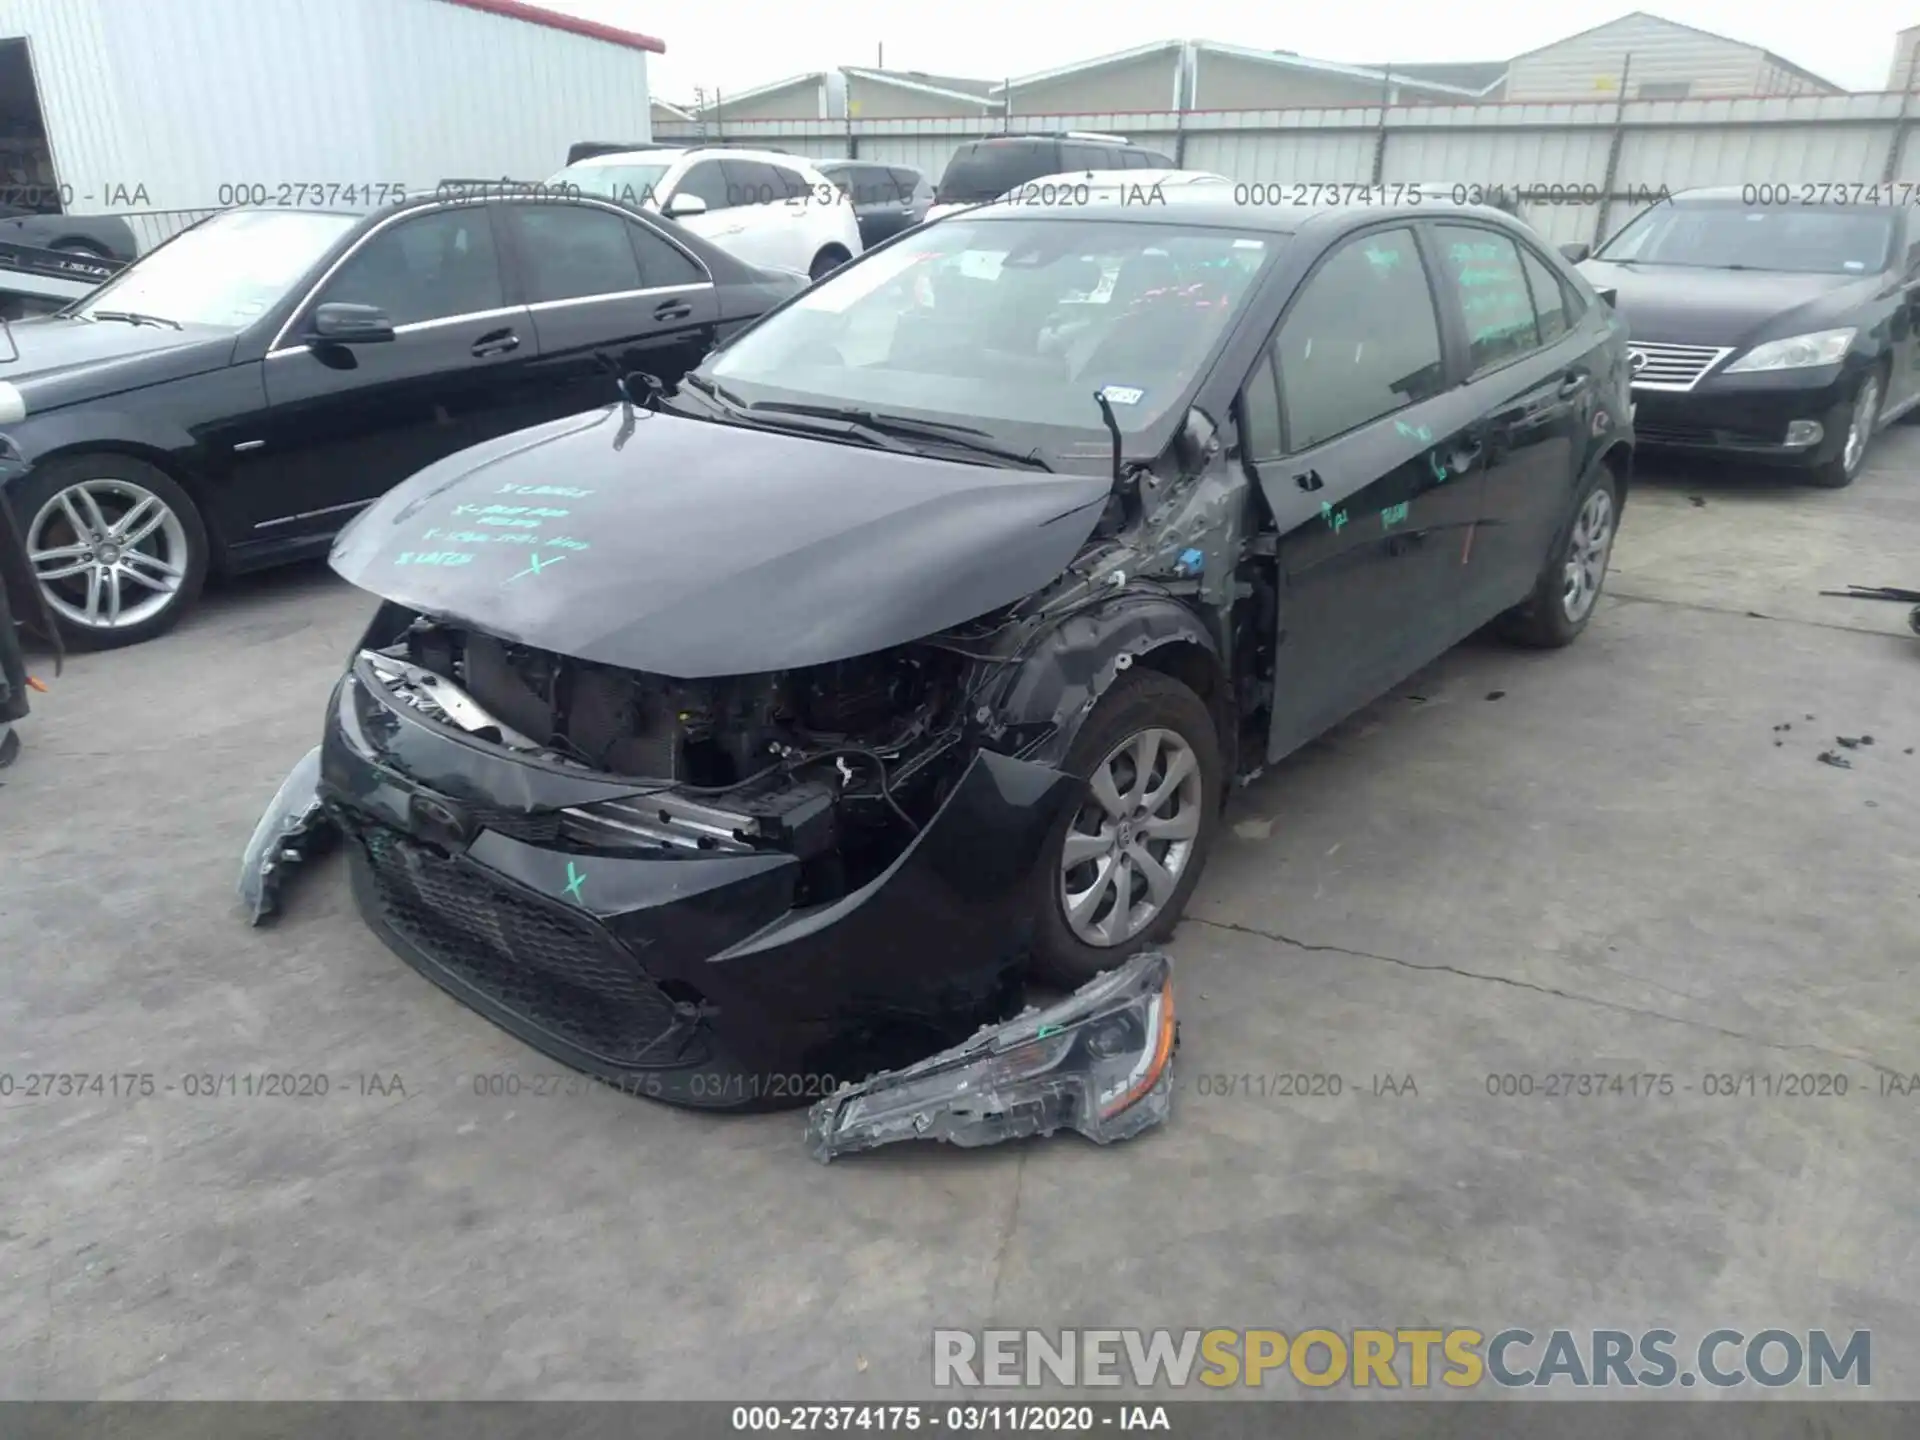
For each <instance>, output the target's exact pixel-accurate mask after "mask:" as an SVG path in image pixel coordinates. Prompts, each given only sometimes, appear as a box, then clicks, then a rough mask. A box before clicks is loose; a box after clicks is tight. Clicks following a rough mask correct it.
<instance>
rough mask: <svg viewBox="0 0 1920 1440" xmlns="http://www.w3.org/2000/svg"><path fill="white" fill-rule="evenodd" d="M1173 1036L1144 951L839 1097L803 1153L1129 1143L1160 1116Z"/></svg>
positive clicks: (1168, 1003) (1155, 961) (816, 1115)
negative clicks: (1048, 1139) (941, 1145)
mask: <svg viewBox="0 0 1920 1440" xmlns="http://www.w3.org/2000/svg"><path fill="white" fill-rule="evenodd" d="M1174 1036H1175V1026H1174V1015H1173V987H1172V966H1171V964H1170V962H1169V961H1168V959H1167V957H1166V956H1165V955H1163V954H1161V953H1159V952H1158V951H1145V952H1142V953H1141V954H1139V955H1136V956H1134V957H1133V959H1131V960H1129V961H1128V962H1127V963H1126V964H1124V965H1122V966H1120V967H1119V968H1118V969H1116V970H1112V971H1109V972H1108V973H1106V974H1104V975H1101V976H1098V977H1096V978H1095V979H1094V980H1092V981H1090V982H1088V983H1087V984H1086V985H1083V986H1081V988H1080V989H1079V990H1077V991H1075V992H1074V993H1073V994H1072V995H1070V996H1068V997H1067V998H1066V999H1065V1000H1062V1001H1060V1002H1059V1003H1058V1004H1056V1005H1052V1006H1049V1007H1048V1008H1046V1009H1044V1010H1029V1011H1027V1012H1026V1013H1025V1014H1023V1015H1020V1016H1018V1017H1016V1018H1015V1019H1012V1020H1009V1021H1007V1022H1005V1023H1004V1024H1001V1025H995V1026H990V1027H988V1028H987V1029H985V1030H982V1031H981V1032H980V1033H979V1034H978V1035H975V1036H974V1037H973V1038H972V1039H971V1040H969V1041H967V1042H966V1043H965V1044H962V1045H957V1046H955V1047H954V1048H953V1049H951V1050H947V1051H943V1052H942V1053H941V1054H938V1055H935V1056H933V1057H932V1058H930V1059H927V1060H923V1061H921V1062H920V1063H919V1064H918V1065H913V1066H909V1067H908V1068H907V1069H905V1070H896V1071H893V1072H892V1073H890V1074H884V1075H876V1076H875V1077H874V1078H873V1079H871V1080H869V1081H867V1082H866V1083H865V1084H864V1085H854V1086H847V1087H844V1088H842V1089H841V1090H840V1091H839V1092H838V1093H836V1094H834V1095H832V1096H831V1097H829V1098H828V1099H825V1100H822V1101H821V1102H820V1103H819V1104H818V1105H816V1106H814V1107H813V1112H812V1114H811V1115H810V1116H809V1117H808V1118H809V1123H808V1127H807V1141H808V1146H809V1148H810V1149H811V1150H812V1151H813V1154H814V1157H815V1158H816V1159H818V1160H822V1161H827V1160H831V1159H833V1157H834V1156H836V1155H843V1154H847V1153H849V1152H851V1151H855V1150H869V1149H872V1148H873V1147H874V1146H876V1145H886V1144H890V1143H891V1142H893V1141H895V1140H946V1141H949V1142H951V1143H952V1144H955V1145H966V1146H973V1145H991V1144H993V1143H995V1142H996V1141H1000V1140H1011V1139H1016V1138H1018V1137H1020V1136H1023V1135H1051V1134H1052V1133H1053V1132H1054V1131H1056V1130H1060V1129H1069V1130H1077V1131H1079V1132H1080V1133H1081V1134H1082V1135H1085V1136H1086V1137H1087V1138H1088V1139H1090V1140H1094V1141H1096V1142H1098V1143H1099V1144H1102V1145H1105V1144H1108V1143H1110V1142H1111V1141H1114V1140H1126V1139H1129V1138H1131V1137H1132V1136H1134V1135H1137V1134H1139V1133H1140V1132H1141V1131H1142V1130H1145V1129H1146V1128H1148V1127H1149V1126H1151V1125H1155V1124H1158V1123H1159V1122H1160V1121H1162V1120H1164V1119H1166V1117H1167V1113H1168V1111H1169V1109H1170V1108H1171V1105H1172V1086H1171V1083H1170V1076H1171V1063H1172V1058H1173V1046H1174Z"/></svg>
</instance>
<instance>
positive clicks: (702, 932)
mask: <svg viewBox="0 0 1920 1440" xmlns="http://www.w3.org/2000/svg"><path fill="white" fill-rule="evenodd" d="M1626 386H1627V368H1626V364H1625V347H1624V334H1623V328H1622V326H1621V324H1620V322H1619V321H1618V320H1617V319H1616V318H1615V317H1614V316H1613V314H1612V313H1611V311H1610V310H1609V309H1608V307H1607V306H1606V305H1605V304H1604V303H1603V302H1601V301H1600V300H1599V299H1598V298H1597V297H1595V296H1594V294H1593V293H1592V291H1591V290H1589V289H1588V288H1587V287H1586V285H1585V284H1584V282H1583V281H1582V280H1581V279H1580V278H1579V276H1578V275H1577V274H1576V273H1575V272H1573V271H1572V270H1571V269H1569V268H1568V267H1567V266H1566V265H1565V263H1564V262H1562V261H1561V260H1560V259H1559V258H1558V257H1556V256H1552V255H1549V254H1548V253H1547V252H1545V251H1544V250H1542V249H1541V248H1540V247H1539V244H1538V241H1537V239H1536V238H1535V237H1533V236H1532V235H1531V234H1530V233H1529V232H1527V231H1525V230H1524V229H1523V228H1522V227H1520V226H1518V225H1515V224H1514V223H1512V222H1511V221H1510V220H1508V219H1507V218H1506V217H1504V216H1501V215H1498V214H1496V213H1494V212H1492V211H1486V210H1472V209H1461V210H1448V209H1438V210H1437V209H1435V208H1434V207H1432V206H1426V207H1421V208H1419V209H1405V210H1395V209H1389V208H1381V207H1368V208H1365V209H1358V210H1333V211H1305V210H1301V211H1289V210H1249V209H1245V208H1242V207H1235V206H1232V205H1230V204H1228V203H1226V202H1224V201H1222V202H1221V203H1219V204H1218V205H1216V206H1208V205H1200V204H1195V205H1182V206H1179V207H1164V208H1163V207H1151V206H1148V207H1142V206H1137V205H1136V206H1127V207H1122V206H1119V205H1099V204H1096V205H1093V206H1083V207H1079V208H1074V209H1063V210H1037V209H1032V208H1027V207H1022V208H1021V209H1020V210H1017V211H1013V210H1001V211H998V212H994V213H988V212H976V213H973V214H969V215H967V216H963V217H957V218H954V219H951V220H949V221H947V222H944V223H942V224H940V225H937V226H929V227H925V228H924V229H920V230H915V231H912V232H909V233H908V234H905V235H903V236H901V237H900V238H899V239H897V240H895V241H893V242H891V243H889V244H887V245H884V246H881V247H879V248H877V249H876V250H874V251H871V252H869V254H868V255H867V256H865V257H863V258H862V259H860V260H859V261H856V262H855V263H854V264H852V265H850V266H848V267H846V268H845V269H843V270H842V271H840V272H838V273H837V274H836V275H834V276H833V277H831V278H829V279H827V280H825V281H823V282H822V283H820V284H818V285H816V286H814V287H813V288H811V289H810V290H808V291H806V292H804V293H803V294H802V295H800V296H798V297H796V298H795V299H793V300H791V301H789V302H788V303H787V304H785V305H784V306H782V307H781V308H780V309H779V310H776V311H775V312H773V313H772V314H771V315H769V316H768V317H767V318H766V319H764V320H763V321H761V322H760V323H759V324H757V325H756V326H754V327H753V328H751V329H750V330H748V331H747V332H745V333H744V334H742V335H741V336H739V337H738V338H736V339H735V340H734V341H732V342H731V343H729V344H728V345H726V346H725V347H724V348H722V349H721V350H720V351H719V352H717V353H716V354H715V355H714V356H712V357H710V358H709V360H708V361H707V362H706V363H705V364H704V365H702V366H701V367H700V368H699V369H698V370H697V371H695V372H694V373H693V374H692V375H690V376H689V377H688V379H687V381H686V383H685V384H684V385H682V386H680V387H679V388H678V389H677V390H676V391H674V392H673V393H671V394H669V395H665V396H657V397H653V398H652V399H650V400H649V401H648V402H647V403H646V404H644V405H643V404H639V403H629V404H627V405H625V406H615V407H612V408H609V409H607V410H604V411H597V412H593V413H590V414H584V415H579V416H576V417H573V418H570V419H566V420H561V421H556V422H553V423H550V424H547V425H544V426H542V427H539V428H535V429H532V430H527V431H523V432H521V433H519V434H516V435H512V436H509V437H505V438H502V439H499V440H495V441H492V442H489V443H488V444H485V445H482V446H480V447H477V448H475V449H472V450H468V451H466V452H464V453H462V454H460V455H457V456H454V457H452V458H450V459H447V460H444V461H441V462H439V463H438V464H435V465H433V466H431V467H429V468H428V469H426V470H424V471H422V472H421V473H420V474H419V475H417V476H415V477H414V478H413V479H412V480H411V481H409V482H407V483H406V484H405V485H403V486H402V487H401V488H400V489H398V490H396V491H394V492H392V493H390V494H389V495H387V496H385V497H384V498H383V499H381V500H380V501H378V502H377V503H376V504H375V505H374V506H373V507H372V508H371V509H369V510H368V511H367V512H366V513H365V514H364V515H362V516H361V517H360V518H359V519H357V520H356V521H355V522H354V523H353V524H352V526H351V527H350V528H349V529H348V530H347V531H346V532H345V534H343V535H342V537H341V539H340V541H339V542H338V544H337V546H336V548H335V550H334V555H333V565H334V568H335V569H336V570H338V571H339V572H340V573H341V574H342V575H343V576H345V577H346V578H347V579H349V580H351V581H352V582H354V583H355V584H357V585H359V586H361V587H362V588H364V589H366V590H368V591H370V592H372V593H373V594H375V595H377V596H379V597H380V598H381V599H382V600H383V601H384V603H383V604H382V605H381V607H380V609H379V612H378V614H377V615H376V617H375V619H374V620H373V622H372V624H371V626H370V627H369V629H368V631H367V633H366V635H365V636H364V638H363V639H362V641H361V643H360V645H359V646H358V649H357V653H356V654H355V655H354V656H353V658H352V660H351V662H350V664H349V666H348V668H347V673H346V674H345V675H344V676H343V677H342V679H341V681H340V683H339V686H338V688H337V690H336V691H335V693H334V696H333V699H332V702H331V706H330V709H329V712H328V714H327V716H326V721H325V729H324V736H323V740H322V743H321V745H320V747H319V750H318V752H317V756H316V757H313V758H311V760H310V767H311V768H310V770H309V771H308V772H307V773H304V774H302V773H296V775H295V776H294V777H291V778H290V781H289V784H288V786H286V787H284V788H283V791H282V794H281V796H280V797H278V798H277V799H276V802H275V806H274V808H273V809H272V810H271V811H270V812H269V813H268V815H267V816H266V817H265V818H264V819H263V821H262V823H261V827H260V832H259V834H258V835H257V836H256V838H255V843H254V845H253V847H252V848H251V849H250V851H249V854H248V857H247V861H246V867H245V870H244V872H243V881H242V889H243V892H244V893H245V894H246V896H247V898H248V900H249V903H250V904H251V905H252V906H253V909H254V912H255V915H256V917H258V916H259V915H261V914H263V913H265V912H266V911H267V910H269V909H270V908H272V906H273V903H274V891H275V889H276V887H277V885H278V884H279V882H280V880H281V878H282V873H283V872H284V871H285V870H286V869H287V867H288V866H289V864H290V863H291V862H292V861H294V860H297V859H299V858H301V857H302V856H304V855H305V854H307V853H309V852H310V850H311V848H312V845H313V844H314V843H317V842H318V841H319V840H321V839H323V838H327V837H331V836H335V835H344V837H345V841H346V846H345V848H346V852H347V859H348V865H349V869H350V874H351V884H352V888H353V893H354V896H355V898H356V901H357V902H358V905H359V907H360V909H361V911H362V913H363V914H364V915H365V917H366V919H367V921H368V923H369V924H370V925H371V926H372V927H373V928H374V929H375V931H376V932H377V933H378V934H379V935H380V936H381V938H382V939H383V940H385V941H386V943H387V944H388V945H390V946H391V947H392V948H393V949H394V950H396V951H397V952H398V953H399V954H400V955H401V956H402V957H404V958H405V959H406V960H407V961H408V962H409V963H410V964H412V965H414V966H415V967H416V968H418V969H419V970H420V971H421V972H422V973H424V974H425V975H427V976H428V977H430V978H431V979H433V980H434V981H436V982H437V983H438V984H440V985H442V986H444V987H445V988H446V989H448V990H449V991H451V992H452V993H454V994H455V995H457V996H459V997H460V998H462V999H463V1000H465V1001H467V1002H468V1003H469V1004H471V1005H472V1006H474V1007H475V1008H476V1009H478V1010H480V1011H482V1012H483V1013H484V1014H486V1015H488V1016H490V1017H491V1018H493V1019H494V1020H496V1021H497V1022H499V1023H500V1024H502V1025H504V1026H505V1027H507V1028H508V1029H510V1030H512V1031H513V1032H515V1033H516V1034H518V1035H520V1036H521V1037H523V1038H524V1039H526V1040H527V1041H529V1042H530V1043H532V1044H533V1045H535V1046H537V1047H539V1048H540V1049H542V1050H544V1051H546V1052H548V1053H549V1054H552V1055H554V1056H556V1057H558V1058H560V1059H562V1060H564V1061H566V1062H568V1063H570V1064H572V1065H575V1066H577V1067H579V1068H580V1069H582V1070H585V1071H588V1072H590V1073H592V1074H595V1075H598V1076H600V1077H601V1078H603V1079H606V1080H608V1081H610V1082H612V1083H616V1084H619V1085H621V1086H623V1087H627V1088H630V1089H632V1090H634V1091H635V1092H636V1093H640V1094H645V1095H650V1096H654V1097H657V1098H660V1099H664V1100H668V1101H672V1102H675V1103H680V1104H686V1105H693V1106H701V1107H706V1108H716V1109H725V1108H750V1107H758V1106H767V1105H782V1104H800V1103H806V1102H809V1101H814V1100H818V1099H820V1098H821V1097H823V1096H825V1095H827V1094H828V1093H829V1092H831V1091H833V1090H834V1089H835V1088H836V1086H837V1085H838V1084H840V1083H842V1082H847V1081H858V1080H861V1079H862V1078H863V1077H865V1076H867V1075H869V1074H871V1073H873V1072H875V1071H878V1070H883V1069H886V1068H888V1067H892V1066H899V1065H903V1064H908V1063H911V1062H913V1061H916V1060H920V1059H922V1058H923V1057H925V1056H927V1055H929V1054H931V1053H932V1052H934V1051H936V1050H939V1049H941V1048H942V1047H944V1046H950V1045H953V1044H955V1043H957V1042H959V1041H963V1040H965V1039H966V1037H967V1036H968V1035H970V1034H972V1033H973V1032H974V1031H975V1030H976V1029H977V1028H978V1027H979V1026H981V1025H982V1024H986V1023H993V1022H996V1021H998V1020H1001V1019H1004V1018H1005V1017H1007V1016H1008V1015H1011V1014H1013V1013H1014V1011H1015V1010H1016V1009H1017V1008H1018V1006H1019V1004H1020V1001H1021V988H1022V984H1023V981H1024V978H1025V977H1026V976H1027V975H1028V974H1029V973H1032V974H1034V975H1035V976H1037V977H1038V978H1041V979H1043V980H1045V981H1048V982H1051V983H1054V984H1058V985H1065V986H1077V985H1082V984H1084V983H1086V982H1088V981H1089V980H1090V979H1092V978H1093V977H1095V976H1097V975H1099V974H1101V973H1102V972H1104V971H1107V970H1110V969H1112V968H1113V967H1114V966H1116V965H1119V964H1120V963H1121V962H1122V961H1123V960H1125V959H1126V958H1127V957H1128V956H1130V955H1133V954H1135V953H1137V952H1139V951H1140V950H1142V949H1143V948H1145V947H1148V946H1151V945H1153V944H1155V943H1156V942H1158V941H1159V940H1161V939H1163V938H1164V937H1165V936H1166V935H1167V934H1168V932H1169V931H1170V930H1171V928H1172V926H1173V924H1174V922H1175V921H1176V919H1177V918H1178V916H1179V915H1180V912H1181V910H1182V907H1183V906H1184V905H1185V904H1186V902H1187V899H1188V897H1189V896H1190V895H1191V893H1192V891H1193V888H1194V885H1195V884H1196V882H1197V880H1198V878H1199V876H1200V872H1201V868H1202V866H1203V864H1204V863H1205V860H1206V856H1207V851H1208V847H1209V844H1210V842H1211V840H1212V839H1213V836H1214V834H1215V831H1216V828H1217V826H1218V823H1219V817H1220V812H1221V809H1222V806H1223V803H1224V801H1225V798H1226V796H1227V793H1228V790H1229V788H1230V787H1231V785H1232V784H1233V782H1234V781H1235V780H1236V779H1237V778H1241V777H1245V776H1247V775H1249V774H1251V773H1253V772H1255V771H1257V770H1258V769H1259V768H1260V767H1261V766H1263V765H1266V764H1268V763H1270V762H1271V761H1273V760H1276V759H1278V758H1279V757H1281V756H1282V755H1284V754H1286V753H1287V752H1289V751H1291V750H1293V749H1295V748H1297V747H1298V746H1300V745H1301V744H1303V743H1304V742H1306V741H1307V740H1309V739H1311V738H1312V737H1313V736H1314V735H1316V734H1318V733H1319V732H1320V731H1322V730H1324V729H1326V728H1327V727H1328V726H1329V725H1331V724H1333V723H1335V722H1336V721H1338V720H1339V719H1340V718H1342V717H1343V716H1344V715H1346V714H1348V713H1350V712H1351V711H1352V710H1354V709H1356V708H1358V707H1359V706H1361V705H1363V704H1365V703H1366V702H1367V701H1368V700H1370V699H1372V698H1373V697H1375V696H1376V695H1378V694H1379V693H1381V692H1382V691H1383V690H1385V689H1387V688H1388V687H1389V686H1391V685H1392V684H1394V683H1395V682H1397V681H1398V680H1400V679H1401V678H1403V677H1404V676H1405V675H1407V674H1408V673H1410V672H1411V671H1412V670H1414V669H1415V668H1416V667H1418V666H1419V665H1421V664H1424V663H1425V662H1427V661H1429V660H1431V659H1432V658H1434V657H1435V656H1436V655H1438V654H1439V653H1440V652H1441V651H1443V650H1445V649H1446V648H1447V647H1449V646H1451V645H1452V644H1454V643H1455V642H1456V641H1458V640H1459V639H1461V638H1462V637H1464V636H1465V635H1467V634H1468V633H1469V632H1471V631H1473V630H1475V629H1478V628H1479V627H1481V626H1482V625H1484V624H1486V623H1488V622H1490V621H1496V620H1497V621H1499V623H1500V624H1501V625H1502V626H1503V627H1504V628H1506V629H1507V630H1508V631H1509V632H1511V633H1512V634H1513V635H1514V636H1515V637H1516V638H1517V639H1519V640H1521V641H1524V642H1526V643H1531V644H1536V645H1558V644H1564V643H1566V642H1567V641H1569V640H1571V639H1572V638H1573V637H1574V636H1575V635H1577V634H1578V633H1579V632H1580V631H1581V629H1583V628H1584V627H1585V625H1586V624H1587V622H1588V619H1589V618H1590V616H1591V614H1592V612H1593V606H1594V603H1595V600H1596V598H1597V595H1598V593H1599V588H1600V585H1601V581H1602V579H1603V577H1604V574H1605V569H1606V564H1607V557H1608V554H1609V550H1610V546H1611V541H1612V536H1613V530H1614V525H1615V522H1616V520H1617V516H1618V513H1619V507H1620V504H1621V501H1622V500H1623V498H1624V493H1625V486H1626V481H1627V476H1628V457H1629V453H1630V444H1631V436H1630V428H1629V413H1630V412H1629V407H1628V404H1627V394H1626ZM1169 1003H1170V1002H1169ZM1169 1013H1170V1011H1169ZM1135 1028H1138V1029H1141V1030H1142V1035H1143V1036H1144V1035H1145V1034H1146V1033H1147V1028H1143V1027H1135ZM1149 1028H1150V1027H1149ZM1143 1043H1144V1042H1143ZM1122 1069H1123V1071H1124V1072H1125V1073H1126V1074H1129V1075H1131V1074H1132V1073H1133V1072H1132V1070H1131V1069H1128V1068H1127V1067H1122ZM1141 1073H1142V1074H1143V1075H1145V1074H1146V1073H1147V1072H1145V1071H1142V1072H1141ZM1147 1078H1148V1080H1149V1081H1150V1079H1151V1076H1150V1075H1149V1076H1148V1077H1147ZM1132 1083H1133V1082H1132V1081H1129V1082H1128V1084H1129V1086H1131V1085H1132Z"/></svg>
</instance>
